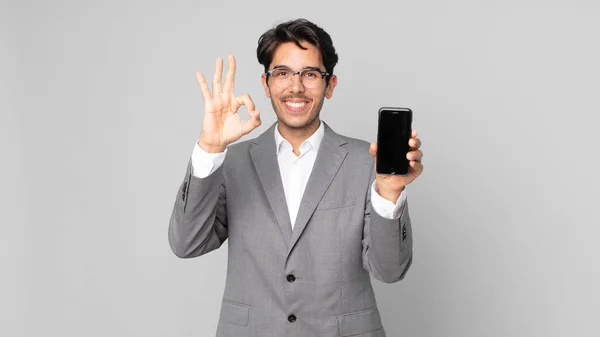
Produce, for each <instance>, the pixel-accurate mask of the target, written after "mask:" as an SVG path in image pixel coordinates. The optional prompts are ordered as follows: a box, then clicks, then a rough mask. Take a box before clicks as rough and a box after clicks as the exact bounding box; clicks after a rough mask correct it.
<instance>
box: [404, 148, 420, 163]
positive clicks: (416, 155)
mask: <svg viewBox="0 0 600 337" xmlns="http://www.w3.org/2000/svg"><path fill="white" fill-rule="evenodd" d="M406 159H408V160H410V161H417V162H420V161H421V160H423V152H421V150H416V151H410V152H408V153H407V154H406Z"/></svg>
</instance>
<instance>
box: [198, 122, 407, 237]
mask: <svg viewBox="0 0 600 337" xmlns="http://www.w3.org/2000/svg"><path fill="white" fill-rule="evenodd" d="M324 134H325V128H324V126H323V123H321V125H319V128H318V129H317V131H316V132H315V133H313V134H312V135H311V136H310V137H309V138H308V139H306V140H305V141H304V142H302V144H300V148H299V151H300V155H299V156H296V154H295V153H294V151H293V147H292V145H291V144H290V142H288V141H287V140H286V139H285V138H283V136H282V135H281V134H280V133H279V130H278V129H277V127H275V144H276V149H277V152H276V155H277V161H278V163H279V172H280V173H281V180H282V181H281V182H282V183H283V190H284V192H285V200H286V203H287V206H288V213H289V215H290V221H291V223H292V229H294V223H295V222H296V216H297V215H298V209H299V208H300V201H301V200H302V196H303V195H304V189H305V188H306V184H307V182H308V178H309V177H310V174H311V172H312V168H313V166H314V164H315V160H316V159H317V152H318V151H319V147H320V145H321V141H322V140H323V136H324ZM226 154H227V149H225V151H223V152H220V153H207V152H206V151H204V150H203V149H202V148H201V147H200V146H199V145H198V142H196V145H195V146H194V151H193V152H192V174H193V175H194V177H196V178H206V177H207V176H209V175H210V174H212V173H213V172H214V171H216V170H217V169H218V168H219V167H220V166H221V165H222V164H223V161H224V160H225V155H226ZM405 203H406V188H405V189H404V191H402V194H400V197H399V198H398V201H397V202H396V204H394V203H392V202H391V201H389V200H386V199H384V198H383V197H381V196H380V195H379V193H378V190H377V187H376V184H375V182H373V185H372V186H371V206H372V207H373V209H374V210H375V211H376V212H377V213H378V214H379V215H381V216H382V217H384V218H387V219H398V218H399V217H400V213H401V211H402V208H403V207H404V205H405Z"/></svg>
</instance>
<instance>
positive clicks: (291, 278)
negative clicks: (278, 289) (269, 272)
mask: <svg viewBox="0 0 600 337" xmlns="http://www.w3.org/2000/svg"><path fill="white" fill-rule="evenodd" d="M287 280H288V282H289V283H292V282H294V281H296V276H294V274H289V275H288V276H287Z"/></svg>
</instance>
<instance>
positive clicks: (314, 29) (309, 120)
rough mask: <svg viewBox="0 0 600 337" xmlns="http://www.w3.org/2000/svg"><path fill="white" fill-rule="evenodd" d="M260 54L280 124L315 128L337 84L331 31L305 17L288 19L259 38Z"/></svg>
mask: <svg viewBox="0 0 600 337" xmlns="http://www.w3.org/2000/svg"><path fill="white" fill-rule="evenodd" d="M256 54H257V57H258V62H259V63H261V64H262V65H263V66H264V68H265V74H263V75H262V83H263V86H264V87H265V94H266V95H267V97H270V98H271V104H272V105H273V109H274V110H275V113H276V114H277V118H278V120H279V122H280V124H283V125H282V126H283V127H287V128H288V129H305V130H309V131H314V129H316V128H317V127H318V125H319V113H320V111H321V107H322V106H323V101H324V99H325V97H327V98H331V96H332V95H333V89H334V88H335V86H336V84H337V76H336V75H334V74H333V70H334V68H335V65H336V64H337V61H338V56H337V54H336V52H335V48H334V47H333V43H332V41H331V37H330V36H329V34H327V32H325V31H324V30H323V29H322V28H320V27H318V26H317V25H315V24H314V23H312V22H310V21H307V20H305V19H298V20H293V21H288V22H284V23H282V24H279V25H278V26H276V27H275V28H272V29H270V30H268V31H267V32H265V33H264V34H263V35H262V36H261V37H260V38H259V40H258V48H257V50H256ZM303 70H304V72H303V73H302V74H298V76H296V75H293V73H294V72H301V71H303ZM267 72H269V73H267ZM301 76H302V78H301Z"/></svg>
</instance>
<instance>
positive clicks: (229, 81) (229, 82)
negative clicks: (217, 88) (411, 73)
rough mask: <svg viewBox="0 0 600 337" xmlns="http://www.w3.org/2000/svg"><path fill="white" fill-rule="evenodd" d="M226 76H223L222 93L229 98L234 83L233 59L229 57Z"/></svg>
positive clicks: (231, 56)
mask: <svg viewBox="0 0 600 337" xmlns="http://www.w3.org/2000/svg"><path fill="white" fill-rule="evenodd" d="M227 62H228V65H227V75H226V76H225V87H224V89H223V90H224V91H223V92H224V93H225V94H228V95H229V96H231V95H233V83H234V82H235V58H234V57H233V55H229V56H228V58H227Z"/></svg>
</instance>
